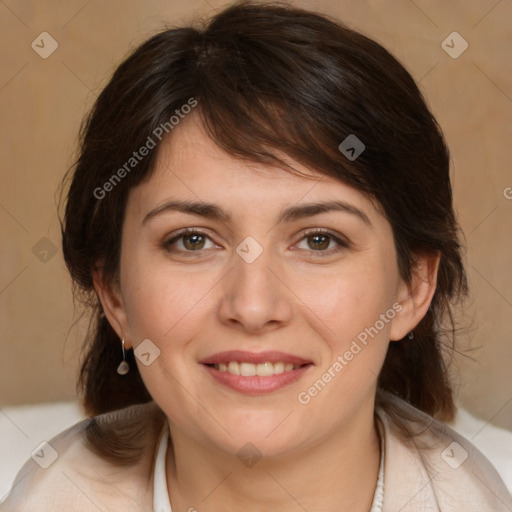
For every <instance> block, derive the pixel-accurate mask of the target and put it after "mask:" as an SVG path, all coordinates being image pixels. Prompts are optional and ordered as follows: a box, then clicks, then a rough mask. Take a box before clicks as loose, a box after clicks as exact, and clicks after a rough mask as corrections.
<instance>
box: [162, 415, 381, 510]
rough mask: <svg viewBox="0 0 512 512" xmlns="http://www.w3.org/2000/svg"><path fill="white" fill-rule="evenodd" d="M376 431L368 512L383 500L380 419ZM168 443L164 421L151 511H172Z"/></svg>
mask: <svg viewBox="0 0 512 512" xmlns="http://www.w3.org/2000/svg"><path fill="white" fill-rule="evenodd" d="M377 432H378V434H379V437H380V465H379V476H378V479H377V486H376V488H375V493H374V495H373V502H372V507H371V509H370V512H381V511H382V504H383V502H384V453H385V447H384V432H383V426H382V423H381V422H380V419H379V420H378V421H377ZM168 445H169V424H168V422H167V421H166V422H165V426H164V428H163V431H162V434H161V437H160V442H159V445H158V451H157V454H156V461H155V476H154V486H153V512H172V509H171V501H170V499H169V491H168V489H167V476H166V469H165V460H166V456H167V447H168Z"/></svg>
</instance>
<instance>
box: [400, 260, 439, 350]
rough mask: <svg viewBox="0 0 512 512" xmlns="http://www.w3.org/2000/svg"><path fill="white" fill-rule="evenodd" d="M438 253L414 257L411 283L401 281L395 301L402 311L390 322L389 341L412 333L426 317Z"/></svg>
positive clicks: (432, 291)
mask: <svg viewBox="0 0 512 512" xmlns="http://www.w3.org/2000/svg"><path fill="white" fill-rule="evenodd" d="M440 260H441V255H440V254H439V253H430V254H423V255H420V256H417V257H416V260H415V264H414V268H413V269H412V277H411V282H410V283H406V282H405V281H403V280H402V281H401V283H400V285H399V288H398V296H397V300H398V302H399V303H400V304H401V305H402V310H401V311H399V312H398V313H397V315H396V316H395V318H394V319H393V321H392V325H391V332H390V339H391V340H392V341H397V340H401V339H402V338H404V337H405V336H406V335H407V334H408V333H409V332H410V331H412V330H413V329H414V328H415V327H416V326H417V325H418V324H419V323H420V321H421V319H422V318H423V317H424V316H425V315H426V313H427V311H428V308H429V307H430V303H431V301H432V297H433V296H434V292H435V291H436V285H437V272H438V269H439V261H440Z"/></svg>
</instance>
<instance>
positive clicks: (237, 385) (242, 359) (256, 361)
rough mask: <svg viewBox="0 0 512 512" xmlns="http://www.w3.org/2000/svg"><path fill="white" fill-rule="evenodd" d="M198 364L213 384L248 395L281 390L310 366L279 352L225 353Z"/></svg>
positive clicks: (304, 360) (303, 360)
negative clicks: (212, 380)
mask: <svg viewBox="0 0 512 512" xmlns="http://www.w3.org/2000/svg"><path fill="white" fill-rule="evenodd" d="M200 363H201V364H202V365H203V366H204V368H205V369H206V370H207V372H208V373H209V374H210V375H211V377H213V379H214V380H215V381H216V382H218V383H220V384H222V385H223V386H226V387H228V388H231V389H232V390H235V391H238V392H241V393H244V394H249V395H258V394H263V393H269V392H271V391H276V390H278V389H281V388H283V387H285V386H287V385H289V384H291V383H293V382H296V381H297V380H298V379H300V378H301V376H302V375H303V374H304V373H305V372H306V371H307V370H308V369H309V368H310V367H312V366H314V364H313V362H311V361H308V360H306V359H303V358H301V357H298V356H294V355H291V354H285V353H283V352H258V353H254V352H243V351H229V352H222V353H218V354H215V355H214V356H211V357H209V358H206V359H203V360H202V361H200Z"/></svg>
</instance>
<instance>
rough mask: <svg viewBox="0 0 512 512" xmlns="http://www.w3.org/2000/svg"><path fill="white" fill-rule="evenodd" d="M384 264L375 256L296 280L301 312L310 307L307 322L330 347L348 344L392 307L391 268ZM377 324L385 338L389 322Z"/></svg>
mask: <svg viewBox="0 0 512 512" xmlns="http://www.w3.org/2000/svg"><path fill="white" fill-rule="evenodd" d="M386 266H388V264H387V263H384V262H379V261H376V260H375V259H374V261H372V262H371V263H368V262H367V264H364V263H363V262H358V263H357V264H352V265H347V266H346V267H344V268H342V269H338V270H337V271H335V272H332V273H329V274H325V275H321V276H320V275H318V274H317V275H316V276H315V277H314V278H313V277H312V276H308V275H307V273H306V274H303V275H302V276H301V279H300V280H297V283H296V289H297V295H298V296H299V297H300V298H301V299H303V302H304V304H305V306H306V308H305V309H304V311H307V310H308V309H309V310H310V313H309V315H308V318H310V322H312V323H314V324H315V325H316V326H317V327H316V329H315V330H317V331H319V332H321V333H322V336H323V337H324V339H325V340H327V341H328V342H329V345H330V346H331V347H332V348H336V349H337V350H340V349H342V348H343V347H344V346H346V345H347V344H350V342H351V341H352V340H353V339H355V338H356V337H357V336H358V335H359V334H360V333H361V332H365V329H368V328H370V327H372V326H374V324H375V323H376V321H378V320H379V318H380V315H381V314H386V312H388V311H389V309H390V308H392V304H393V301H394V298H395V293H394V290H395V287H394V281H393V279H392V277H393V270H392V269H388V268H386ZM386 320H389V319H388V318H386ZM378 327H379V331H382V333H380V334H381V336H379V337H382V338H384V339H386V337H387V335H388V332H389V328H390V323H389V322H384V325H381V322H379V324H378Z"/></svg>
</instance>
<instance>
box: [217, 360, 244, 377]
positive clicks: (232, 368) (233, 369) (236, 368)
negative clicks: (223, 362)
mask: <svg viewBox="0 0 512 512" xmlns="http://www.w3.org/2000/svg"><path fill="white" fill-rule="evenodd" d="M218 370H220V368H218ZM221 371H222V370H221ZM228 372H229V373H232V374H233V375H240V365H239V364H238V363H237V362H236V361H230V362H229V364H228Z"/></svg>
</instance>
